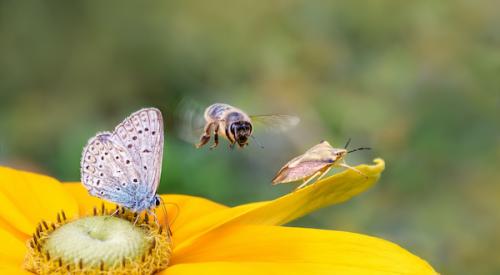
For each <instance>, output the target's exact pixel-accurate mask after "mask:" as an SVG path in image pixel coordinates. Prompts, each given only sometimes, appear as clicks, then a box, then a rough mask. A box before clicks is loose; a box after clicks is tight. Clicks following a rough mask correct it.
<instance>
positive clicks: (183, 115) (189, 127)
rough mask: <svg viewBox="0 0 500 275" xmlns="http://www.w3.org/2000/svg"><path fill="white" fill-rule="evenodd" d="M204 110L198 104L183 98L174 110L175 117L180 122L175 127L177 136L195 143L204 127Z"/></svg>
mask: <svg viewBox="0 0 500 275" xmlns="http://www.w3.org/2000/svg"><path fill="white" fill-rule="evenodd" d="M204 113H205V108H204V107H203V106H202V105H201V104H199V103H198V102H196V101H194V100H192V99H189V98H184V99H182V100H181V102H180V103H179V105H178V106H177V108H176V111H175V116H176V119H177V120H178V121H179V122H180V123H179V126H178V127H177V129H176V131H177V136H178V137H179V138H180V139H182V140H184V141H186V142H188V143H197V142H198V139H199V137H200V135H201V134H202V132H203V128H204V126H205V118H204Z"/></svg>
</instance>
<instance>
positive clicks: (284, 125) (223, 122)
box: [196, 103, 300, 148]
mask: <svg viewBox="0 0 500 275" xmlns="http://www.w3.org/2000/svg"><path fill="white" fill-rule="evenodd" d="M204 118H205V127H204V129H203V133H202V135H201V137H200V139H199V143H198V144H196V148H201V147H202V146H203V145H205V144H207V143H208V142H209V141H210V137H211V134H213V135H214V143H213V144H212V146H210V148H215V147H217V145H218V144H219V136H221V137H223V138H226V139H227V140H228V141H229V143H230V145H229V146H230V147H231V148H233V147H234V145H235V144H237V145H238V146H239V147H240V148H243V147H245V146H247V145H248V139H249V138H250V137H252V138H253V135H252V133H253V128H254V127H253V123H254V122H256V123H261V124H264V125H265V126H267V128H268V129H269V130H275V131H283V130H286V129H288V128H290V127H293V126H295V125H297V124H298V123H299V121H300V120H299V118H298V117H296V116H289V115H259V116H251V115H247V113H245V112H244V111H243V110H241V109H238V108H236V107H233V106H231V105H229V104H224V103H215V104H212V105H210V106H208V107H207V108H206V109H205V112H204Z"/></svg>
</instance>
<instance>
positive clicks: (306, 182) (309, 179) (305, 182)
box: [294, 171, 321, 191]
mask: <svg viewBox="0 0 500 275" xmlns="http://www.w3.org/2000/svg"><path fill="white" fill-rule="evenodd" d="M319 174H321V171H318V172H316V173H314V175H312V176H310V177H309V178H308V179H307V180H305V181H304V182H303V183H302V184H301V185H299V186H298V187H297V188H295V190H294V191H297V190H299V189H301V188H302V187H304V186H306V185H307V184H308V183H309V182H311V181H312V180H313V179H314V178H315V177H317V176H318V175H319Z"/></svg>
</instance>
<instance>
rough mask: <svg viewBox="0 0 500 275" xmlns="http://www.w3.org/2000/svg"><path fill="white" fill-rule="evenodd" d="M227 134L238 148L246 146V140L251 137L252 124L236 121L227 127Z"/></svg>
mask: <svg viewBox="0 0 500 275" xmlns="http://www.w3.org/2000/svg"><path fill="white" fill-rule="evenodd" d="M229 132H230V135H231V136H232V139H233V140H234V141H235V142H236V143H238V145H239V146H240V147H244V146H245V145H247V144H248V138H249V137H250V136H251V135H252V124H251V123H250V122H248V121H236V122H233V123H231V125H230V126H229Z"/></svg>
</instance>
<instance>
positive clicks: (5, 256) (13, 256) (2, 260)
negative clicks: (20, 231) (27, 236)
mask: <svg viewBox="0 0 500 275" xmlns="http://www.w3.org/2000/svg"><path fill="white" fill-rule="evenodd" d="M0 243H1V244H2V249H0V270H1V268H4V267H13V268H20V267H21V264H22V262H23V259H24V254H25V253H26V247H25V245H24V241H21V240H19V239H18V238H16V237H15V236H14V235H13V234H12V233H11V232H9V231H7V230H4V229H2V228H0ZM0 274H10V273H1V272H0Z"/></svg>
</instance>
